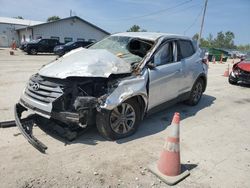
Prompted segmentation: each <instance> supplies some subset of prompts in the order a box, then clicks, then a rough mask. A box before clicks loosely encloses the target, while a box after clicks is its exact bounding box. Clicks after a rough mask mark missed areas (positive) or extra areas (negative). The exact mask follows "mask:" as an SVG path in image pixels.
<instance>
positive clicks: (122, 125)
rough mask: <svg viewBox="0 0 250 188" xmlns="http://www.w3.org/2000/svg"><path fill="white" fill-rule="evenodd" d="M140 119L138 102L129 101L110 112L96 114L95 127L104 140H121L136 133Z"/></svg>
mask: <svg viewBox="0 0 250 188" xmlns="http://www.w3.org/2000/svg"><path fill="white" fill-rule="evenodd" d="M140 117H141V116H140V107H139V104H138V102H137V101H136V100H135V99H129V100H126V101H124V102H123V103H122V104H121V105H119V106H117V107H115V108H114V109H113V110H111V111H109V110H105V111H104V112H98V113H97V115H96V126H97V129H98V131H99V133H100V134H101V135H102V136H103V137H104V138H106V139H109V140H116V139H121V138H124V137H127V136H130V135H132V134H133V133H135V132H136V130H137V128H138V125H139V122H140V120H141V118H140Z"/></svg>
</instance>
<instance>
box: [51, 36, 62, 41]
mask: <svg viewBox="0 0 250 188" xmlns="http://www.w3.org/2000/svg"><path fill="white" fill-rule="evenodd" d="M50 38H51V39H55V40H58V41H60V37H56V36H51V37H50Z"/></svg>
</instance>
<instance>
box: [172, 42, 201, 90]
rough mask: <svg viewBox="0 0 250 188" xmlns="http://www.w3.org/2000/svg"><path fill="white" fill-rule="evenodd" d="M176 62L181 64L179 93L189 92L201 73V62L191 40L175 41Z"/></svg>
mask: <svg viewBox="0 0 250 188" xmlns="http://www.w3.org/2000/svg"><path fill="white" fill-rule="evenodd" d="M177 61H179V62H181V64H182V80H181V84H180V86H182V87H181V88H180V90H179V93H180V94H182V93H185V92H188V91H190V90H191V88H192V86H193V84H194V82H195V79H196V78H197V76H198V74H199V73H200V72H201V68H202V65H201V62H200V58H199V57H198V54H196V53H195V48H194V46H193V43H192V41H191V40H177Z"/></svg>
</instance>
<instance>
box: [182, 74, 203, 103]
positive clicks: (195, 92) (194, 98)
mask: <svg viewBox="0 0 250 188" xmlns="http://www.w3.org/2000/svg"><path fill="white" fill-rule="evenodd" d="M203 91H204V81H203V80H202V79H201V78H199V79H198V80H197V81H196V82H195V83H194V85H193V87H192V90H191V92H190V96H189V98H188V100H186V101H185V103H186V104H188V105H190V106H195V105H197V104H198V103H199V101H200V99H201V97H202V93H203Z"/></svg>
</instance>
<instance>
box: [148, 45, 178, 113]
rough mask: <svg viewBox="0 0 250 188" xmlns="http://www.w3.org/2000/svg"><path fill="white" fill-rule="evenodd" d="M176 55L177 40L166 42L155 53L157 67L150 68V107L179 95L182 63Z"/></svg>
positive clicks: (154, 61)
mask: <svg viewBox="0 0 250 188" xmlns="http://www.w3.org/2000/svg"><path fill="white" fill-rule="evenodd" d="M176 55H177V45H176V42H175V41H168V42H166V43H164V44H163V45H161V46H160V47H159V49H158V51H157V52H156V53H155V55H154V58H153V59H154V60H153V63H154V66H155V68H151V69H149V79H150V80H149V104H148V108H149V109H151V108H153V107H155V106H157V105H160V104H162V103H164V102H166V101H169V100H171V99H174V98H176V97H177V96H178V95H179V93H178V91H179V89H180V78H181V75H182V64H181V62H178V61H177V56H176Z"/></svg>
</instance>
